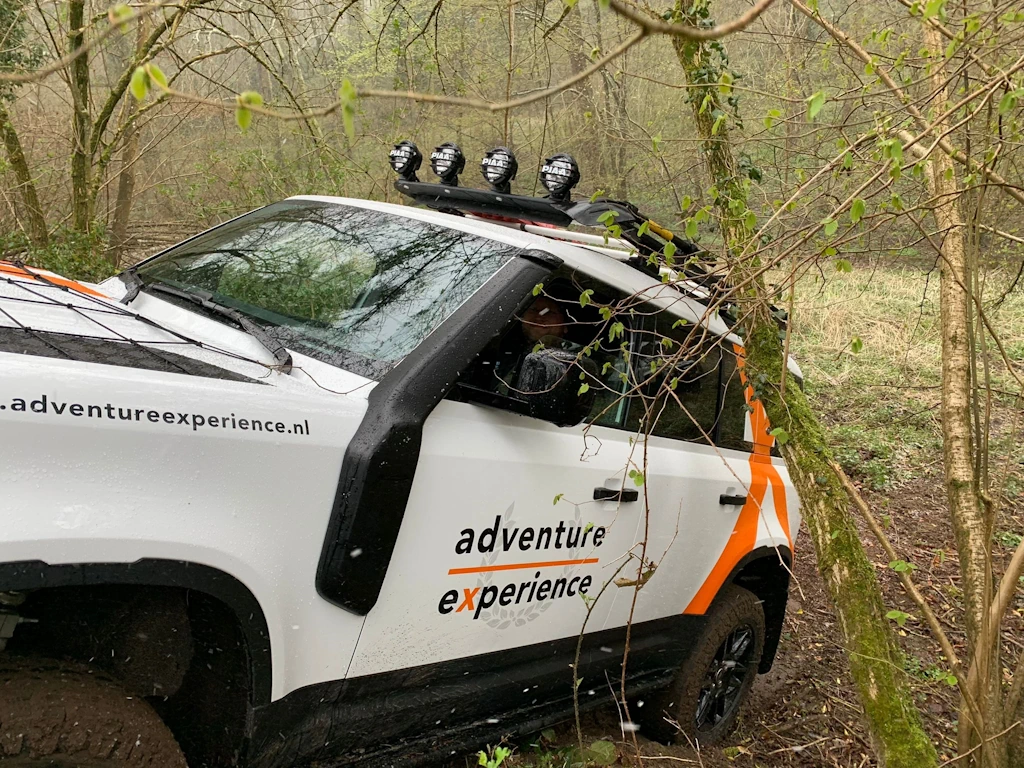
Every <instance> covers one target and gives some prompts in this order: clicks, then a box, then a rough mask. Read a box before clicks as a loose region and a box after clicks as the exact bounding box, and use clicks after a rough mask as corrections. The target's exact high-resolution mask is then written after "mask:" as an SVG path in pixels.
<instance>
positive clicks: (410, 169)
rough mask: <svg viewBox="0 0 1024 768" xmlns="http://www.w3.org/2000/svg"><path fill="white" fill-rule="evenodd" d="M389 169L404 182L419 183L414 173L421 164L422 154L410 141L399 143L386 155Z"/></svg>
mask: <svg viewBox="0 0 1024 768" xmlns="http://www.w3.org/2000/svg"><path fill="white" fill-rule="evenodd" d="M388 160H389V162H390V163H391V168H392V169H393V170H394V172H395V173H397V174H398V175H399V176H401V177H402V178H403V179H405V180H406V181H419V179H418V178H416V171H418V170H419V169H420V163H422V162H423V154H422V153H421V152H420V150H419V147H417V146H416V145H415V144H413V143H412V142H411V141H400V142H398V143H397V144H395V146H394V147H393V148H392V149H391V151H390V152H389V153H388Z"/></svg>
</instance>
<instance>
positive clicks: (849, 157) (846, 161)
mask: <svg viewBox="0 0 1024 768" xmlns="http://www.w3.org/2000/svg"><path fill="white" fill-rule="evenodd" d="M851 168H853V153H852V152H847V153H846V154H845V155H843V170H844V171H848V170H850V169H851Z"/></svg>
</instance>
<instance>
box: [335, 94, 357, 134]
mask: <svg viewBox="0 0 1024 768" xmlns="http://www.w3.org/2000/svg"><path fill="white" fill-rule="evenodd" d="M357 98H358V94H357V93H356V88H355V86H354V85H352V83H351V82H349V81H348V80H343V81H342V83H341V88H339V89H338V102H339V104H340V106H341V124H342V125H343V126H344V127H345V135H346V136H348V141H349V144H352V143H353V142H355V140H356V100H357Z"/></svg>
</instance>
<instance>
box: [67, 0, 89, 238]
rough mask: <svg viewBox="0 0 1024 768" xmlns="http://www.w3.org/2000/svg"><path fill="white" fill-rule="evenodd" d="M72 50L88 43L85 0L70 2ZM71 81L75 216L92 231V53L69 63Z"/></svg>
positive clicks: (78, 224) (75, 220)
mask: <svg viewBox="0 0 1024 768" xmlns="http://www.w3.org/2000/svg"><path fill="white" fill-rule="evenodd" d="M68 27H69V31H68V52H69V53H74V52H75V51H78V50H79V49H80V48H82V47H83V46H84V45H85V0H71V2H69V3H68ZM69 74H70V77H69V78H68V83H69V84H70V85H71V102H72V105H73V110H74V111H73V113H72V116H71V143H72V146H71V220H72V223H73V225H74V228H75V229H76V230H78V231H79V232H88V231H89V226H90V224H91V223H92V197H91V195H90V194H89V176H90V171H91V170H92V153H91V152H90V151H89V134H90V128H91V127H92V124H91V123H90V121H89V54H88V53H86V52H82V53H81V55H80V56H78V57H77V58H76V59H75V60H74V61H72V62H71V64H70V65H69Z"/></svg>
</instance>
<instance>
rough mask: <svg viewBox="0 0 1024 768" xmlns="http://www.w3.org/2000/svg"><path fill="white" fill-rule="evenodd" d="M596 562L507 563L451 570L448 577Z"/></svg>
mask: <svg viewBox="0 0 1024 768" xmlns="http://www.w3.org/2000/svg"><path fill="white" fill-rule="evenodd" d="M596 562H598V560H597V558H596V557H588V558H586V559H585V560H549V561H548V562H545V563H509V564H506V565H481V566H480V567H478V568H451V569H449V571H448V575H449V576H457V575H459V574H463V573H492V572H494V571H518V570H521V569H524V568H551V567H553V566H557V565H590V564H591V563H596Z"/></svg>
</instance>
